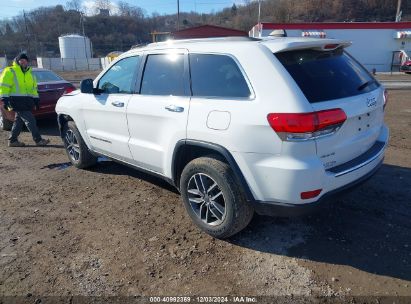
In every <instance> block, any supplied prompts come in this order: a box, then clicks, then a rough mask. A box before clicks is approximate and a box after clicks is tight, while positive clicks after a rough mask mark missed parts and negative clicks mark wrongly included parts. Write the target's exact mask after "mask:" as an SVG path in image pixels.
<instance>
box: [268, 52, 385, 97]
mask: <svg viewBox="0 0 411 304" xmlns="http://www.w3.org/2000/svg"><path fill="white" fill-rule="evenodd" d="M274 55H275V56H276V57H277V58H278V60H280V62H281V63H282V64H283V65H284V67H285V68H286V69H287V71H288V72H289V73H290V75H291V76H292V77H293V78H294V80H295V82H296V83H297V84H298V86H299V87H300V89H301V90H302V92H303V93H304V95H305V97H307V99H308V101H309V102H311V103H314V102H320V101H326V100H332V99H338V98H344V97H349V96H354V95H359V94H363V93H366V92H370V91H372V90H374V89H376V88H377V87H378V86H379V83H378V82H377V81H376V80H375V79H374V78H373V77H372V76H371V74H370V73H368V71H367V70H365V68H363V67H362V66H361V65H360V64H359V63H358V62H357V61H356V60H355V59H354V58H352V57H351V56H350V55H348V54H347V53H346V52H344V51H343V49H342V48H339V49H336V50H334V51H320V50H311V49H307V50H296V51H286V52H281V53H276V54H274Z"/></svg>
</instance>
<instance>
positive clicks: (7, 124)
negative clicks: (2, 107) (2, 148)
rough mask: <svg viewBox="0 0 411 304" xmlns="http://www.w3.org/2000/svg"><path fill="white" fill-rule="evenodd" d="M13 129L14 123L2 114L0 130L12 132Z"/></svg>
mask: <svg viewBox="0 0 411 304" xmlns="http://www.w3.org/2000/svg"><path fill="white" fill-rule="evenodd" d="M12 127H13V122H12V121H10V120H8V119H6V118H4V116H3V114H2V113H1V112H0V129H1V130H3V131H10V130H11V128H12Z"/></svg>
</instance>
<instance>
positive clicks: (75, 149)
mask: <svg viewBox="0 0 411 304" xmlns="http://www.w3.org/2000/svg"><path fill="white" fill-rule="evenodd" d="M65 140H66V144H67V147H66V149H67V152H68V154H69V156H70V158H71V159H72V160H73V161H76V162H77V161H79V159H80V145H79V142H78V139H77V137H76V135H75V134H74V132H73V131H72V130H70V129H69V130H67V132H66V136H65Z"/></svg>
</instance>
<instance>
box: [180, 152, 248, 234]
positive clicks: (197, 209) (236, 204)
mask: <svg viewBox="0 0 411 304" xmlns="http://www.w3.org/2000/svg"><path fill="white" fill-rule="evenodd" d="M214 184H216V186H214V188H213V187H212V186H213V185H214ZM197 185H199V186H198V187H197ZM203 185H204V186H203ZM201 189H202V190H201ZM204 189H211V190H209V191H206V190H204ZM180 191H181V196H182V198H183V202H184V206H185V208H186V210H187V212H188V214H189V215H190V217H191V219H192V220H193V222H194V223H195V224H196V225H197V226H198V227H199V228H200V229H201V230H203V231H204V232H206V233H208V234H209V235H211V236H213V237H215V238H219V239H224V238H228V237H230V236H232V235H234V234H236V233H238V232H240V231H241V230H243V229H244V228H245V227H246V226H247V225H248V224H249V223H250V221H251V219H252V217H253V214H254V210H253V208H252V206H251V205H250V204H249V203H248V202H247V201H246V199H245V195H244V192H243V191H242V189H241V187H240V186H239V185H238V183H237V182H236V179H235V177H234V173H233V171H232V170H231V168H230V166H229V165H228V164H226V163H225V162H223V161H220V160H218V159H216V158H212V157H200V158H197V159H194V160H192V161H191V162H189V163H188V164H187V165H186V166H185V168H184V170H183V172H182V174H181V179H180ZM189 191H190V192H189ZM220 192H221V193H222V194H220V195H219V196H217V197H216V195H218V194H219V193H220ZM214 197H215V198H214ZM213 198H214V199H213ZM218 200H219V201H218ZM217 206H218V207H217ZM222 207H224V208H222ZM223 209H224V210H223ZM222 211H224V212H222ZM207 212H208V216H207Z"/></svg>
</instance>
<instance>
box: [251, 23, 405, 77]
mask: <svg viewBox="0 0 411 304" xmlns="http://www.w3.org/2000/svg"><path fill="white" fill-rule="evenodd" d="M282 31H284V32H285V33H286V35H287V36H289V37H315V38H336V39H344V40H349V41H351V42H352V46H351V47H349V48H348V49H347V51H348V52H349V53H350V54H352V55H353V56H354V57H355V58H356V59H357V60H359V61H360V62H361V63H362V64H363V65H364V66H365V67H366V68H367V69H368V70H369V71H373V70H374V71H377V72H389V71H398V70H399V66H400V64H401V61H402V60H403V55H401V54H403V53H404V52H405V53H406V54H411V22H332V23H266V22H263V23H260V24H257V25H255V26H254V27H253V28H252V29H251V30H250V32H249V36H250V37H256V38H261V37H267V36H270V34H272V33H273V35H278V33H280V32H282Z"/></svg>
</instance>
